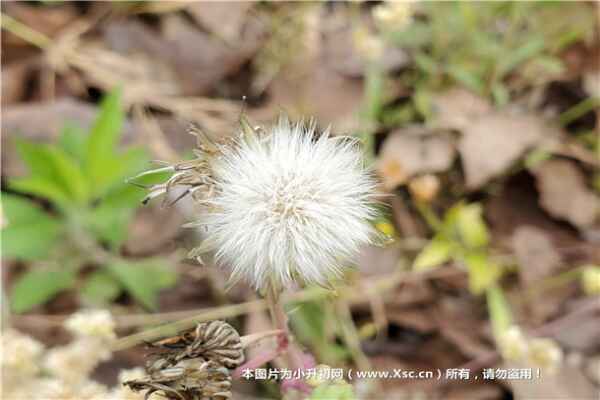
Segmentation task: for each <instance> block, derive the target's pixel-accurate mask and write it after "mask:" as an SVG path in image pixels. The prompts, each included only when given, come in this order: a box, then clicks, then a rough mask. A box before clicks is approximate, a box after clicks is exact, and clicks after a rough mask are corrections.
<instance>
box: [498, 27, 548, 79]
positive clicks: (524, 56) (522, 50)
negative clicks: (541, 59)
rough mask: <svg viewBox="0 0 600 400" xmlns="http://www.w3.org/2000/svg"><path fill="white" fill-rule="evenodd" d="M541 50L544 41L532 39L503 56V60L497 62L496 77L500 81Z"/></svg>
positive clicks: (538, 38)
mask: <svg viewBox="0 0 600 400" xmlns="http://www.w3.org/2000/svg"><path fill="white" fill-rule="evenodd" d="M543 50H544V39H543V38H542V37H534V38H532V39H530V40H528V41H527V42H526V43H525V44H524V45H523V46H521V47H519V48H517V49H515V50H513V51H512V52H510V53H508V54H505V55H504V57H503V58H501V59H499V60H498V67H497V74H498V77H499V78H500V79H501V78H502V77H504V76H505V75H506V74H508V73H509V72H511V71H512V70H513V69H514V68H515V67H517V66H518V65H519V64H521V63H522V62H524V61H526V60H528V59H530V58H531V57H533V56H535V55H536V54H538V53H540V52H541V51H543Z"/></svg>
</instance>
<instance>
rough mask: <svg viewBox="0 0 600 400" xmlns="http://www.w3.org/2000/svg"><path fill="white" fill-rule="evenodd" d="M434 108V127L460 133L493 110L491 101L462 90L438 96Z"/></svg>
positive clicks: (433, 103)
mask: <svg viewBox="0 0 600 400" xmlns="http://www.w3.org/2000/svg"><path fill="white" fill-rule="evenodd" d="M432 107H433V113H434V114H433V122H432V123H433V125H434V126H436V127H439V128H442V129H455V130H459V131H462V130H463V129H465V128H467V127H468V126H469V125H470V124H471V123H472V122H473V120H475V119H477V118H479V117H481V116H483V115H485V114H487V113H489V112H491V111H492V109H493V108H492V105H491V104H490V102H489V101H487V100H486V99H484V98H482V97H479V96H477V95H475V94H473V93H472V92H469V91H468V90H466V89H462V88H455V89H450V90H448V91H446V92H444V93H440V94H436V95H435V97H433V99H432Z"/></svg>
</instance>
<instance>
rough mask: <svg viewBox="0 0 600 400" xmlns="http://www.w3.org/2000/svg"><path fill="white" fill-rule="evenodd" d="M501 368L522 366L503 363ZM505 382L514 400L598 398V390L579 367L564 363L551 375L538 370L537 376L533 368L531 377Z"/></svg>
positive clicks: (591, 399)
mask: <svg viewBox="0 0 600 400" xmlns="http://www.w3.org/2000/svg"><path fill="white" fill-rule="evenodd" d="M502 368H523V366H521V365H513V364H505V365H503V366H502ZM505 382H506V383H507V384H508V385H509V386H510V388H511V389H512V392H513V398H514V399H515V400H549V399H557V400H558V399H578V400H580V399H581V400H597V399H598V391H597V390H596V388H594V385H592V383H591V382H590V381H589V380H588V379H586V377H585V375H584V374H583V372H582V371H581V369H580V368H576V367H575V368H574V367H572V366H567V365H566V364H565V363H563V365H562V367H561V369H560V371H557V372H556V373H555V374H553V375H550V374H545V373H544V371H540V376H539V378H538V377H536V370H535V368H534V369H533V379H530V380H527V379H515V380H506V381H505Z"/></svg>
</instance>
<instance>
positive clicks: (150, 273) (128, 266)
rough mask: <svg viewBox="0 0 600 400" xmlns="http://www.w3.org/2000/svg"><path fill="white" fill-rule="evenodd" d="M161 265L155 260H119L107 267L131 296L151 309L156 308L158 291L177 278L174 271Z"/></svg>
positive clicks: (171, 283) (170, 284)
mask: <svg viewBox="0 0 600 400" xmlns="http://www.w3.org/2000/svg"><path fill="white" fill-rule="evenodd" d="M163 265H164V264H162V263H161V262H160V261H157V260H144V261H138V262H126V261H120V262H116V263H113V264H110V265H108V266H107V268H108V270H109V271H110V273H111V274H112V275H113V276H114V277H115V278H116V279H117V280H118V281H119V282H120V283H121V285H122V286H123V287H124V288H125V290H127V292H128V293H129V294H131V296H133V298H135V299H136V300H137V301H138V302H140V303H141V304H142V305H143V306H144V307H146V308H148V309H151V310H153V309H156V305H157V304H156V301H157V296H158V292H159V291H160V290H161V289H164V288H166V287H169V286H172V285H173V284H174V283H175V282H176V280H177V277H176V275H175V272H173V271H172V270H169V269H167V268H165V267H164V266H163Z"/></svg>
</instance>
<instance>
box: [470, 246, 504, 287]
mask: <svg viewBox="0 0 600 400" xmlns="http://www.w3.org/2000/svg"><path fill="white" fill-rule="evenodd" d="M465 263H466V264H467V268H468V271H469V290H470V291H471V293H473V294H481V293H483V292H484V291H485V290H486V289H488V288H489V287H491V286H492V285H494V284H495V283H496V282H497V281H498V278H499V277H500V275H501V273H502V269H501V268H500V266H499V265H496V264H494V263H493V262H491V260H490V259H489V257H488V255H487V254H486V253H484V252H481V251H478V252H470V253H467V254H466V255H465Z"/></svg>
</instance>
